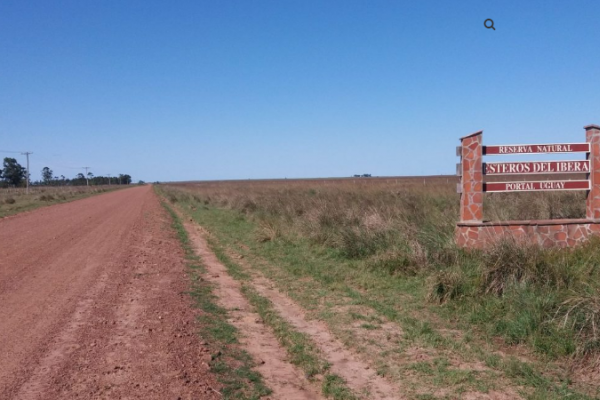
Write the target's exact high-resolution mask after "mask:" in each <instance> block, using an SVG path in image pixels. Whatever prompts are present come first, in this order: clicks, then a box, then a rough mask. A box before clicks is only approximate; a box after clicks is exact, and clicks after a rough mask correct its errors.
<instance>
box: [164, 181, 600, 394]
mask: <svg viewBox="0 0 600 400" xmlns="http://www.w3.org/2000/svg"><path fill="white" fill-rule="evenodd" d="M167 190H169V191H170V196H172V198H173V200H174V201H175V202H179V203H181V205H182V207H183V208H187V209H186V211H187V212H189V213H190V215H193V217H194V219H195V220H196V221H198V222H199V223H200V224H201V225H203V226H205V227H207V228H208V229H209V230H210V231H211V232H212V233H213V234H214V236H215V237H216V239H215V240H216V241H218V242H219V243H220V244H221V245H222V246H223V247H226V248H230V249H233V250H235V251H236V252H238V253H240V254H243V255H244V256H245V258H246V260H247V261H249V262H251V263H252V265H253V267H255V268H257V269H259V270H261V271H262V272H263V273H264V274H265V275H267V276H269V277H270V278H271V279H272V280H274V281H275V282H276V283H277V285H278V286H279V287H280V288H282V289H283V290H285V291H286V292H287V293H288V294H289V295H290V296H291V297H292V298H293V299H294V300H296V301H297V302H298V303H299V304H301V305H302V306H303V307H304V308H305V309H307V310H315V313H316V315H318V316H321V317H323V318H324V319H326V322H327V323H328V324H329V325H330V326H331V328H332V330H333V331H335V332H336V334H337V335H339V336H340V337H341V338H342V339H344V341H345V343H348V344H349V345H351V343H352V341H353V340H354V341H356V342H359V341H360V340H361V338H360V337H359V338H356V337H353V336H352V335H353V334H354V333H352V332H348V330H347V329H345V328H344V327H343V325H344V324H347V323H348V322H349V321H352V320H353V318H354V319H356V316H354V317H352V316H351V315H350V314H349V315H348V316H347V318H345V319H344V318H342V317H340V315H339V314H340V313H339V312H337V311H338V310H336V307H337V308H340V307H342V308H344V309H351V307H362V308H364V307H366V308H368V309H370V310H371V312H369V313H367V314H368V315H369V318H371V317H372V315H376V316H377V318H379V319H381V320H388V321H392V322H395V323H398V325H399V326H400V327H401V329H402V331H403V335H402V340H403V345H404V346H408V345H410V344H417V345H419V346H424V347H426V348H430V349H434V350H435V351H437V352H441V353H442V354H445V353H451V354H455V355H456V354H458V355H460V357H462V358H465V359H466V360H467V361H469V362H472V361H481V362H483V363H484V364H486V365H488V367H489V368H492V369H493V373H491V374H489V376H478V377H476V379H475V381H471V380H467V381H465V382H466V383H465V384H462V383H460V382H459V383H458V384H457V386H458V387H457V388H456V391H457V393H459V392H460V391H463V390H466V389H470V388H478V387H492V386H493V384H491V385H486V384H485V381H490V382H493V381H495V380H498V379H508V380H509V381H511V382H512V384H513V385H514V386H515V387H522V391H523V393H524V394H525V397H526V398H543V397H544V396H545V398H550V399H552V398H554V399H559V398H565V397H564V396H570V398H586V397H585V395H583V394H579V393H578V390H579V389H578V386H572V382H571V380H572V379H571V376H570V373H571V371H572V370H571V368H570V365H571V362H572V361H571V360H577V359H587V360H594V359H595V358H597V357H598V354H599V353H598V349H599V348H600V346H598V338H597V337H596V336H595V334H594V330H593V326H594V324H596V326H598V322H600V320H599V319H598V316H599V315H600V312H598V310H599V307H598V303H599V301H598V300H597V299H598V298H600V296H599V294H598V293H599V292H598V284H597V283H598V282H600V279H598V278H600V276H599V275H598V274H599V273H598V268H597V265H599V264H600V251H599V250H597V249H598V248H600V246H598V243H597V242H591V243H589V244H588V245H587V246H583V247H581V248H579V249H576V250H575V251H571V252H564V251H559V250H555V251H546V250H540V249H536V248H520V247H514V245H512V244H510V243H507V244H505V245H504V246H499V247H497V248H494V249H492V250H491V251H488V252H485V253H482V252H472V253H467V252H464V251H461V250H459V249H455V248H452V246H449V245H448V242H447V239H448V235H449V234H450V233H451V230H449V229H451V228H452V229H453V226H454V221H455V219H454V220H452V224H450V225H448V224H447V221H448V219H447V218H445V217H440V215H441V214H440V213H441V212H442V211H443V209H444V208H447V207H450V208H452V207H453V206H449V204H450V203H448V200H447V199H444V198H443V197H444V196H445V194H441V195H440V196H441V198H440V199H437V200H436V198H434V197H435V196H432V195H430V194H423V195H419V194H418V193H416V194H413V195H412V197H411V196H406V197H401V198H400V199H399V200H398V199H396V200H394V197H393V196H392V197H389V196H388V197H389V199H392V200H393V201H400V202H401V203H402V204H401V206H402V207H403V209H404V210H406V209H408V210H409V211H410V213H408V214H407V215H402V214H401V212H403V211H401V210H397V211H395V212H397V213H398V214H396V215H395V216H393V215H390V216H389V217H390V218H397V219H398V221H400V219H402V221H404V222H402V223H403V224H408V225H406V227H405V228H406V229H407V230H408V231H409V232H410V233H411V235H412V236H411V237H412V238H413V239H415V240H413V241H406V237H407V235H406V234H405V233H401V232H400V233H398V232H396V233H397V241H398V243H396V244H390V243H389V239H390V237H388V236H385V235H383V236H381V235H371V234H370V233H360V232H358V231H357V230H358V229H367V228H368V229H371V230H372V229H376V228H377V226H376V225H375V226H374V227H371V228H369V227H368V226H367V225H365V226H364V227H361V226H360V224H359V225H356V226H354V227H351V230H353V231H355V232H354V235H355V236H347V237H346V239H344V236H343V235H342V236H339V235H340V232H344V229H345V228H344V229H342V228H340V227H339V224H342V225H343V224H352V223H353V222H352V220H351V219H348V220H344V218H350V217H351V216H352V215H355V216H356V215H357V214H356V213H358V212H361V211H360V210H359V209H358V208H356V207H355V205H353V203H352V202H351V200H350V199H353V200H352V201H356V202H358V201H359V200H360V201H364V202H365V204H366V203H369V202H370V203H371V206H370V207H371V210H372V209H373V208H379V209H384V208H385V207H388V205H387V203H386V202H387V201H388V200H389V199H388V198H387V197H384V196H381V197H375V195H374V194H372V193H368V191H367V193H366V194H365V195H364V197H366V198H365V199H360V197H361V196H363V194H361V193H357V192H348V193H342V194H340V193H338V192H333V193H334V194H335V196H333V195H331V196H329V194H327V193H325V194H322V193H319V191H320V190H321V189H318V190H315V191H314V193H312V192H304V193H305V194H303V195H297V194H296V193H295V192H294V193H293V192H292V191H290V190H288V191H285V190H280V191H278V192H277V193H276V194H273V193H275V192H274V191H273V190H271V191H270V192H269V191H266V190H264V193H261V192H260V191H259V190H256V191H255V192H249V193H244V194H239V193H238V192H235V196H234V195H233V194H227V195H223V194H219V192H218V191H216V190H212V189H211V190H208V191H207V192H206V193H202V192H200V191H196V190H188V189H185V190H180V189H175V190H173V189H167ZM261 190H262V189H261ZM213 192H214V193H213ZM257 193H258V194H257ZM217 195H219V196H221V197H220V198H219V197H217ZM236 196H237V197H236ZM260 196H263V197H264V198H261V197H260ZM328 196H329V197H328ZM367 196H370V197H367ZM419 196H424V197H421V199H424V201H419V199H420V197H419ZM314 199H316V200H315V202H314V204H312V205H313V206H315V207H318V206H319V204H321V203H323V204H325V205H324V206H322V208H323V213H325V214H327V213H329V214H330V215H327V216H326V217H325V216H324V217H323V219H322V220H318V224H316V225H315V224H312V225H310V226H311V227H312V232H311V233H310V234H307V233H305V232H304V231H303V229H304V228H303V226H305V225H304V224H307V223H308V222H310V221H313V222H314V219H313V217H312V215H313V214H310V213H312V212H311V211H310V210H309V209H308V208H307V207H308V206H307V204H304V203H306V202H313V200H314ZM392 200H389V201H392ZM555 200H556V199H554V200H552V201H554V202H555ZM328 202H329V203H331V204H328ZM335 202H338V203H339V204H338V205H337V207H333V206H332V204H333V203H335ZM215 205H218V206H215ZM346 206H347V207H348V208H349V211H347V214H348V215H349V216H344V215H342V214H340V211H339V210H340V209H343V207H346ZM553 207H554V209H556V204H554V205H553ZM192 208H194V209H192ZM436 210H437V211H436ZM428 211H432V212H430V213H428ZM319 212H321V211H319ZM370 212H371V214H369V215H371V216H369V215H366V216H365V218H371V220H373V221H378V220H377V218H375V217H372V215H374V214H372V212H373V211H370ZM294 213H295V214H294ZM307 213H309V214H310V215H308V216H307ZM352 213H354V214H352ZM382 213H383V214H385V213H388V214H389V213H390V211H389V210H388V211H382ZM429 214H430V215H429ZM309 217H310V218H309ZM373 218H375V219H373ZM421 218H422V219H421ZM436 218H439V221H436ZM452 218H454V217H452ZM369 221H370V220H369ZM398 221H396V222H393V224H397V223H398ZM311 223H312V222H311ZM370 223H372V221H371V222H370ZM378 223H380V224H383V225H386V224H387V223H382V222H378ZM336 224H338V225H336ZM417 224H420V225H417ZM388 225H389V224H388ZM286 226H287V227H288V228H286ZM417 226H419V228H418V230H417ZM338 228H340V229H338ZM328 235H329V236H328ZM365 235H366V236H365ZM369 235H371V236H369ZM450 236H451V235H450ZM369 240H373V241H375V242H376V243H378V244H366V243H365V241H369ZM411 240H412V239H411ZM352 246H357V250H356V251H354V250H351V248H352ZM372 246H374V247H372ZM365 249H370V250H365ZM265 260H266V261H265ZM263 261H265V262H263ZM355 314H356V315H365V313H363V312H361V313H355ZM364 324H367V326H368V328H371V327H375V326H377V325H378V324H380V321H377V322H376V323H374V321H369V320H365V322H364ZM368 328H364V327H361V328H360V329H361V330H362V332H371V331H373V332H376V331H377V329H368ZM447 328H451V329H452V330H458V331H460V332H461V334H460V336H459V337H458V338H456V337H453V334H452V332H446V331H447ZM498 338H501V339H502V341H503V344H500V349H502V348H503V347H508V348H510V347H511V346H514V345H519V346H525V347H524V349H528V350H526V354H525V356H526V358H527V359H528V360H529V361H526V362H525V361H518V360H516V359H514V358H512V357H510V356H507V357H502V358H500V359H496V358H495V357H494V356H492V355H491V353H490V352H491V351H493V350H494V349H495V348H498V347H497V344H498V341H497V339H498ZM364 342H365V343H362V344H361V343H359V344H352V345H354V346H356V347H357V348H360V346H364V347H365V348H367V347H368V343H367V341H366V340H365V341H364ZM382 354H383V353H382ZM371 356H372V357H374V358H375V359H376V360H381V359H383V360H384V361H385V360H386V359H387V360H388V363H387V366H386V365H382V367H381V370H382V371H385V373H386V374H391V375H392V376H394V377H397V378H398V379H403V378H402V377H401V375H402V370H401V369H399V368H398V367H397V365H396V363H397V362H400V361H401V357H399V356H397V355H394V352H393V351H391V352H388V353H386V355H383V356H381V355H376V354H373V355H371ZM393 357H396V358H393ZM394 360H395V361H394ZM515 365H517V366H519V368H517V370H518V371H521V373H517V374H515V373H514V371H515ZM527 371H529V372H527ZM441 373H442V372H441V370H440V369H434V370H433V375H432V376H431V379H430V380H429V382H428V383H429V384H431V385H435V382H442V381H443V380H440V379H438V378H436V374H437V375H440V374H441ZM477 380H479V381H480V382H476V381H477ZM409 384H410V382H409ZM520 390H521V389H520ZM586 392H587V393H590V395H591V396H597V395H598V394H600V393H599V392H598V390H597V388H589V387H588V388H586Z"/></svg>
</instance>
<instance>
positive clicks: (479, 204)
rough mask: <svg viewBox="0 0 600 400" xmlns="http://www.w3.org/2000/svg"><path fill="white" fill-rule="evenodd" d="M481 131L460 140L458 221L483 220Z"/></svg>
mask: <svg viewBox="0 0 600 400" xmlns="http://www.w3.org/2000/svg"><path fill="white" fill-rule="evenodd" d="M482 139H483V131H479V132H475V133H472V134H470V135H468V136H465V137H463V138H461V139H460V144H461V167H460V168H461V173H462V176H461V180H460V183H461V194H460V221H461V222H481V221H482V220H483V170H482V168H483V165H482V158H483V151H482V150H483V147H482V144H481V142H482ZM599 165H600V164H599ZM598 182H599V183H600V181H598Z"/></svg>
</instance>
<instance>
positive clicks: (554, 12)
mask: <svg viewBox="0 0 600 400" xmlns="http://www.w3.org/2000/svg"><path fill="white" fill-rule="evenodd" d="M487 18H491V19H493V21H494V27H495V30H493V29H486V28H485V27H484V21H485V19H487ZM599 21H600V2H599V1H597V0H593V1H584V0H573V1H563V0H560V1H556V0H545V1H522V0H521V1H512V0H504V1H488V0H478V1H447V0H444V1H442V0H436V1H434V0H418V1H416V0H415V1H400V0H396V1H379V0H369V1H366V0H363V1H354V0H343V1H327V0H315V1H312V0H297V1H293V0H284V1H282V0H272V1H262V0H243V1H242V0H238V1H214V0H213V1H209V0H195V1H150V0H143V1H125V0H123V1H116V0H115V1H108V0H107V1H88V0H73V1H60V0H59V1H45V0H44V1H27V0H16V1H15V0H2V1H1V2H0V150H2V151H4V152H1V153H0V157H7V156H8V157H12V156H15V157H16V158H17V160H18V161H19V162H20V163H21V164H23V165H24V164H25V157H24V156H23V155H21V154H19V153H5V152H6V151H16V152H22V151H31V152H33V154H32V155H31V159H30V161H31V167H30V169H31V174H32V175H31V177H32V180H35V179H39V178H40V172H39V171H40V170H41V169H42V168H43V167H45V166H48V167H50V168H51V169H53V170H54V174H55V175H57V176H58V175H65V176H67V177H74V176H75V175H76V174H77V173H79V172H83V170H82V169H81V167H83V166H89V167H91V168H90V171H91V172H92V173H94V174H95V175H107V174H112V175H113V176H114V175H117V174H119V173H128V174H130V175H131V176H132V177H133V179H134V181H137V180H145V181H180V180H213V179H259V178H302V177H306V178H310V177H337V176H350V175H353V174H363V173H370V174H372V175H374V176H397V175H433V174H453V173H454V172H455V169H456V168H455V165H456V163H457V162H458V161H459V160H458V158H457V157H456V153H455V147H456V146H457V145H458V144H459V138H460V137H461V136H465V135H467V134H469V133H472V132H475V131H478V130H483V131H484V133H483V141H484V144H490V145H491V144H519V143H561V142H583V141H585V134H584V129H583V126H584V125H588V124H600V22H599ZM571 158H573V157H571ZM494 161H498V160H497V159H495V160H494Z"/></svg>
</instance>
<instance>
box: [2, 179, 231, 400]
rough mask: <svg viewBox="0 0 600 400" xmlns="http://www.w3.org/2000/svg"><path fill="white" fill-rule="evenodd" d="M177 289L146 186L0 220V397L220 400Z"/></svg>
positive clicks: (160, 216) (178, 269)
mask: <svg viewBox="0 0 600 400" xmlns="http://www.w3.org/2000/svg"><path fill="white" fill-rule="evenodd" d="M186 279H187V278H186V274H185V265H184V261H183V252H182V250H181V247H180V245H179V243H178V242H177V239H176V237H175V236H174V234H173V232H172V231H171V229H170V221H169V218H168V216H167V215H166V213H165V211H164V210H163V209H162V208H161V206H160V204H159V202H158V199H157V197H156V196H155V195H154V193H153V192H152V189H151V188H150V187H148V186H146V187H138V188H131V189H126V190H120V191H117V192H112V193H107V194H103V195H99V196H95V197H91V198H88V199H84V200H80V201H76V202H72V203H67V204H61V205H57V206H52V207H47V208H43V209H39V210H37V211H33V212H30V213H25V214H21V215H17V216H15V217H10V218H6V219H4V220H0V305H1V307H0V360H1V361H0V398H1V399H44V400H46V399H119V398H123V399H125V398H127V399H137V398H144V399H177V398H181V399H192V398H193V399H197V398H202V399H212V398H215V399H216V398H220V396H219V395H218V394H217V393H216V390H218V384H217V383H216V382H215V378H214V377H213V376H212V375H211V374H210V373H209V372H208V369H209V367H208V365H207V364H206V363H203V362H202V361H201V360H202V359H203V358H202V356H203V354H204V352H205V351H206V349H203V347H202V342H201V339H200V338H199V337H198V336H197V335H196V334H195V331H196V329H195V326H194V324H195V322H194V311H192V310H193V309H192V307H191V306H190V300H189V298H188V296H187V295H185V294H184V291H185V290H186V288H187V283H186Z"/></svg>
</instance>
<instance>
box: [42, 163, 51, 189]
mask: <svg viewBox="0 0 600 400" xmlns="http://www.w3.org/2000/svg"><path fill="white" fill-rule="evenodd" d="M42 180H43V181H44V185H49V184H50V182H51V181H52V170H51V169H50V168H48V167H44V168H42Z"/></svg>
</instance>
